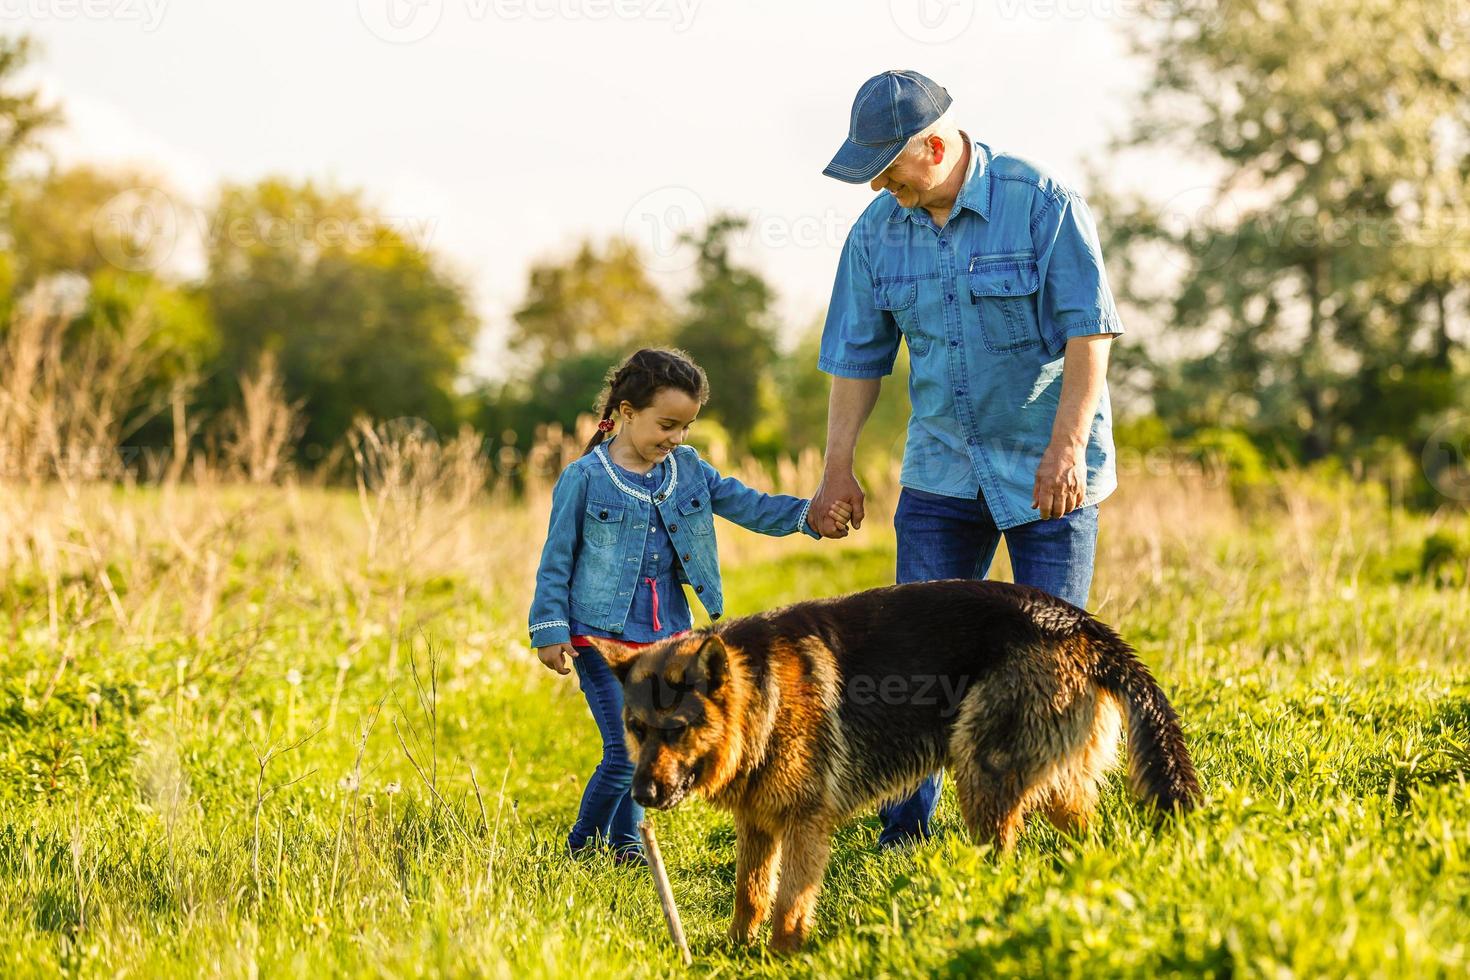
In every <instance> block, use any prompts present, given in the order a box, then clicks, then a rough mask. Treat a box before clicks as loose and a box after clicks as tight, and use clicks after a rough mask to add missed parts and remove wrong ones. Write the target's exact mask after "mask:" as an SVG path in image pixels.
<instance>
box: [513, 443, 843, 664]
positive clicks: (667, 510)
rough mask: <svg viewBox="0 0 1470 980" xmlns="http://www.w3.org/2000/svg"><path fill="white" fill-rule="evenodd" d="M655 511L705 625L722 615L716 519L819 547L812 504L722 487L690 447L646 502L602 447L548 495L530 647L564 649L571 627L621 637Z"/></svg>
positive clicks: (734, 483) (677, 453) (729, 484)
mask: <svg viewBox="0 0 1470 980" xmlns="http://www.w3.org/2000/svg"><path fill="white" fill-rule="evenodd" d="M654 507H657V508H658V510H659V514H660V515H661V516H662V517H663V521H664V526H665V527H666V528H668V531H669V537H670V538H672V539H673V541H674V552H675V554H677V555H678V558H679V563H678V570H679V579H680V580H681V581H683V582H687V583H688V584H689V585H691V586H693V587H694V594H695V595H697V596H698V597H699V600H700V602H701V603H703V605H704V608H705V611H706V612H708V613H709V615H710V618H711V619H719V618H720V615H721V613H723V612H724V611H725V599H724V594H723V593H722V592H721V588H720V557H719V554H718V552H717V550H716V547H715V520H714V518H715V515H716V514H718V515H720V516H721V517H723V518H725V519H726V520H728V521H734V522H735V523H736V524H739V525H741V526H743V527H746V528H749V529H750V530H752V531H759V532H760V533H761V534H770V535H774V536H778V537H779V536H782V535H787V534H791V533H793V532H795V531H805V532H806V533H807V534H808V535H810V536H811V537H814V538H820V537H821V535H820V534H818V533H817V532H815V531H813V530H812V529H811V528H810V527H808V526H807V522H806V515H807V510H808V509H809V508H810V507H811V501H810V500H803V499H802V498H800V497H788V496H785V495H783V494H768V493H761V492H760V491H759V490H752V489H751V488H750V487H747V486H746V485H745V484H743V483H741V482H740V481H739V480H737V479H735V478H734V477H728V476H725V477H722V476H720V474H719V473H718V472H716V471H715V468H714V467H713V466H711V465H710V464H709V463H706V462H705V461H704V460H702V459H700V458H699V453H697V452H696V451H695V450H694V448H693V447H692V446H679V447H677V448H676V449H675V450H674V451H673V452H672V453H671V454H670V455H669V475H668V478H667V480H666V481H665V483H664V485H663V486H662V487H660V488H659V489H657V490H655V491H654V492H653V493H652V494H648V493H645V492H644V491H642V490H639V489H638V488H636V487H631V486H629V485H628V484H627V482H626V481H624V480H622V479H620V478H619V477H618V475H617V473H616V472H615V471H614V470H613V467H612V464H611V463H610V462H609V461H608V458H607V451H606V448H605V447H603V446H598V447H597V448H596V449H594V450H593V451H592V452H590V453H588V454H587V455H586V456H583V457H582V458H581V459H578V460H577V461H576V462H574V463H572V465H570V466H568V467H567V468H566V469H565V470H563V471H562V474H561V477H560V478H558V479H557V481H556V486H555V488H553V489H552V491H551V522H550V527H549V529H548V530H547V534H546V546H545V547H544V548H543V549H542V550H541V566H540V568H539V569H538V570H537V572H536V597H535V599H534V600H532V603H531V617H530V630H531V644H532V646H537V647H544V646H551V645H553V644H556V643H566V642H568V641H569V640H570V639H571V621H572V620H574V619H575V620H576V621H578V622H580V623H583V624H585V625H587V626H590V627H593V628H595V629H601V630H606V631H607V632H609V633H621V632H622V631H623V624H624V622H625V621H626V619H627V617H628V610H629V609H630V608H631V607H632V604H633V590H634V588H635V587H636V586H637V582H638V569H639V567H640V563H641V557H642V554H643V544H644V541H645V540H646V539H647V537H648V521H649V518H650V517H651V516H652V508H654Z"/></svg>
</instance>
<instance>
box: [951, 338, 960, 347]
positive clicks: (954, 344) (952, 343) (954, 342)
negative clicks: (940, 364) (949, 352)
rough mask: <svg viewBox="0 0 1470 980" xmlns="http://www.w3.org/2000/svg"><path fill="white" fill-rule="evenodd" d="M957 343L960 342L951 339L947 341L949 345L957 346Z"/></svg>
mask: <svg viewBox="0 0 1470 980" xmlns="http://www.w3.org/2000/svg"><path fill="white" fill-rule="evenodd" d="M959 345H960V342H959V341H958V340H951V341H950V342H949V346H951V347H958V346H959Z"/></svg>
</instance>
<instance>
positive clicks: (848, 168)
mask: <svg viewBox="0 0 1470 980" xmlns="http://www.w3.org/2000/svg"><path fill="white" fill-rule="evenodd" d="M950 102H951V99H950V97H949V93H948V92H947V91H945V90H944V88H943V87H942V86H940V85H939V84H937V83H936V82H934V81H933V80H932V79H929V78H926V77H924V76H923V75H920V74H919V73H918V72H916V71H885V72H884V73H883V74H881V75H874V76H873V77H872V78H870V79H868V80H867V81H866V82H863V87H862V88H860V89H858V94H857V98H855V99H853V100H852V123H851V125H850V126H849V127H848V132H847V139H846V141H844V142H843V144H842V147H841V149H839V150H838V151H837V155H836V156H834V157H833V158H832V162H831V163H829V164H827V169H825V170H823V171H822V173H824V174H826V175H827V176H828V177H836V178H837V179H838V180H844V181H846V182H847V183H849V184H866V183H869V182H871V181H872V179H873V178H874V177H876V176H878V175H879V174H881V173H882V172H883V171H885V170H887V169H888V165H889V164H891V163H892V162H893V161H894V160H896V159H898V155H899V153H901V152H902V151H903V148H904V144H906V143H907V142H908V141H909V139H910V138H911V137H912V136H914V135H915V134H916V133H920V132H923V130H924V127H925V126H927V125H929V124H930V123H932V122H933V121H934V120H936V119H938V118H939V117H940V116H942V115H944V110H946V109H948V108H949V104H950Z"/></svg>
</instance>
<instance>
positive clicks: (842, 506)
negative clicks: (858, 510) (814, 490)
mask: <svg viewBox="0 0 1470 980" xmlns="http://www.w3.org/2000/svg"><path fill="white" fill-rule="evenodd" d="M851 520H852V507H851V505H849V504H848V502H847V501H845V500H838V501H834V502H833V503H832V505H831V506H830V507H828V508H827V512H826V515H825V516H823V515H822V513H821V512H820V511H818V510H817V501H816V499H815V498H813V500H812V505H811V507H810V508H808V510H807V512H806V523H807V526H808V527H810V528H811V529H812V530H813V531H816V532H817V533H818V534H820V535H821V536H822V537H824V538H845V537H847V524H848V522H849V521H851Z"/></svg>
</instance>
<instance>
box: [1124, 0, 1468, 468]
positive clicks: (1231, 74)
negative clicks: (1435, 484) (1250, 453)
mask: <svg viewBox="0 0 1470 980" xmlns="http://www.w3.org/2000/svg"><path fill="white" fill-rule="evenodd" d="M1462 7H1463V5H1462V4H1461V3H1460V2H1458V0H1415V2H1410V3H1402V2H1394V0H1335V2H1328V0H1281V2H1272V3H1264V4H1263V3H1257V2H1254V0H1167V2H1165V3H1164V4H1162V5H1161V6H1160V7H1158V8H1156V9H1157V10H1158V11H1159V12H1160V13H1161V14H1162V16H1161V18H1160V20H1159V23H1158V26H1157V27H1156V28H1154V29H1150V30H1147V31H1143V32H1140V33H1138V34H1137V35H1135V37H1134V51H1135V54H1138V55H1140V56H1142V57H1144V58H1146V59H1148V60H1149V62H1150V63H1152V64H1153V65H1154V70H1153V76H1152V79H1151V82H1150V85H1149V87H1148V89H1147V91H1146V92H1145V96H1144V99H1143V102H1142V104H1141V106H1140V109H1139V111H1138V113H1137V115H1136V118H1135V120H1134V123H1133V125H1132V127H1131V129H1130V131H1129V132H1128V133H1127V134H1125V135H1124V136H1123V137H1122V138H1121V139H1120V140H1119V141H1118V144H1117V148H1119V149H1123V148H1140V147H1146V148H1152V149H1158V148H1166V147H1167V148H1172V149H1177V150H1183V151H1184V152H1186V153H1187V154H1190V155H1192V156H1197V157H1199V158H1201V159H1203V160H1205V161H1207V162H1209V163H1211V164H1213V165H1215V166H1216V167H1217V168H1218V170H1219V172H1220V173H1221V177H1220V179H1219V180H1218V181H1217V182H1215V183H1214V184H1213V185H1212V186H1211V187H1210V188H1208V193H1207V194H1204V195H1201V196H1200V197H1199V198H1198V199H1186V201H1185V202H1184V203H1183V206H1182V207H1181V202H1179V201H1176V202H1174V204H1173V205H1172V206H1165V207H1160V206H1159V205H1157V204H1155V203H1152V202H1145V201H1142V200H1138V199H1133V200H1129V201H1124V200H1120V199H1118V198H1117V197H1116V196H1113V195H1110V194H1109V193H1108V191H1107V189H1106V188H1103V189H1102V190H1101V191H1099V192H1097V194H1096V196H1097V198H1098V199H1099V208H1100V210H1105V211H1107V212H1109V214H1110V219H1109V221H1108V222H1107V223H1106V224H1107V227H1108V228H1109V229H1110V234H1109V238H1110V240H1109V242H1108V252H1109V255H1110V258H1113V260H1114V263H1115V265H1116V266H1117V268H1118V269H1119V270H1120V271H1121V273H1122V275H1121V276H1120V277H1119V282H1120V292H1121V293H1122V294H1123V295H1124V296H1125V297H1127V298H1129V299H1131V300H1132V301H1134V302H1135V303H1136V304H1138V305H1140V306H1143V307H1144V308H1146V309H1152V310H1153V311H1154V312H1155V313H1156V314H1158V316H1159V317H1160V319H1162V320H1163V321H1164V322H1167V323H1169V324H1170V325H1171V327H1176V328H1181V329H1184V330H1189V331H1195V332H1201V333H1204V334H1205V335H1207V336H1210V337H1211V338H1213V340H1214V341H1215V343H1214V346H1215V350H1214V351H1213V352H1212V353H1211V354H1209V355H1206V356H1204V357H1199V358H1195V359H1193V362H1194V363H1193V364H1192V365H1191V364H1185V365H1183V366H1182V368H1181V373H1180V374H1178V375H1175V380H1176V381H1181V382H1187V383H1188V384H1189V385H1191V387H1190V388H1189V389H1188V390H1185V391H1178V392H1175V393H1174V394H1175V396H1176V398H1177V399H1178V400H1179V401H1184V402H1190V403H1193V404H1194V405H1195V407H1196V410H1197V411H1200V412H1203V411H1205V410H1204V409H1201V408H1199V406H1200V405H1201V404H1205V405H1209V406H1211V407H1210V408H1209V409H1208V410H1209V411H1210V412H1218V413H1219V414H1218V415H1217V416H1216V419H1215V421H1216V423H1217V424H1218V422H1221V421H1223V422H1227V423H1237V424H1240V425H1242V426H1245V427H1247V428H1250V429H1252V430H1254V431H1255V432H1256V433H1257V434H1258V435H1261V436H1264V437H1267V438H1272V439H1278V440H1281V441H1283V442H1286V443H1289V444H1290V445H1291V446H1292V447H1293V448H1295V449H1296V450H1297V451H1298V452H1299V453H1300V454H1301V455H1302V456H1303V457H1304V458H1307V459H1312V458H1316V457H1319V456H1322V455H1324V454H1326V453H1329V452H1333V451H1338V450H1342V449H1344V448H1346V447H1347V446H1348V445H1349V444H1350V443H1351V441H1352V440H1353V438H1354V436H1355V432H1356V430H1357V429H1358V428H1361V427H1362V426H1363V425H1364V424H1365V422H1366V420H1368V419H1371V418H1372V417H1374V416H1375V415H1376V414H1377V413H1379V412H1380V411H1381V408H1382V405H1381V402H1380V397H1381V395H1382V392H1383V390H1384V388H1385V386H1393V385H1395V384H1398V383H1400V382H1402V380H1403V378H1404V377H1406V376H1409V377H1413V378H1416V379H1419V380H1420V381H1422V380H1424V379H1425V373H1424V372H1426V371H1427V372H1429V373H1431V374H1432V373H1434V372H1436V371H1437V372H1440V373H1441V374H1442V373H1443V372H1445V371H1447V370H1448V367H1449V364H1450V359H1451V358H1450V353H1451V347H1452V346H1453V345H1454V340H1453V330H1454V326H1453V325H1454V323H1455V321H1456V320H1457V319H1461V320H1462V319H1463V316H1464V313H1465V309H1466V293H1467V290H1466V285H1467V283H1470V236H1467V235H1466V234H1465V229H1466V228H1467V227H1470V223H1467V222H1470V155H1467V147H1470V55H1467V52H1470V38H1467V37H1466V27H1467V23H1470V22H1467V21H1466V19H1465V17H1464V15H1463V9H1462ZM1170 210H1172V211H1174V212H1175V213H1174V214H1172V215H1171V214H1170V213H1168V212H1169V211H1170ZM1181 214H1182V216H1183V220H1179V219H1180V216H1181ZM1141 245H1150V246H1159V245H1162V246H1163V247H1165V248H1166V249H1168V250H1170V251H1172V252H1173V253H1174V254H1175V255H1176V256H1178V258H1179V260H1180V262H1181V265H1182V269H1183V274H1182V276H1181V277H1180V278H1179V280H1178V281H1177V282H1169V281H1163V280H1161V277H1160V276H1159V274H1158V264H1159V263H1158V255H1159V253H1158V251H1157V250H1153V251H1151V252H1149V251H1145V252H1141V251H1140V249H1139V248H1138V246H1141ZM1406 372H1407V374H1406ZM1395 379H1397V380H1395ZM1195 385H1198V386H1199V387H1194V386H1195ZM1444 390H1448V389H1447V388H1446V386H1443V385H1440V384H1436V383H1431V384H1428V385H1427V386H1426V387H1425V388H1424V390H1423V396H1424V397H1423V399H1422V400H1417V399H1414V398H1410V399H1408V404H1409V405H1410V406H1411V407H1410V413H1411V414H1413V413H1416V412H1422V411H1432V410H1433V409H1434V408H1435V407H1436V405H1435V401H1436V397H1437V396H1436V394H1435V393H1436V392H1440V391H1444ZM1168 397H1169V395H1168V393H1164V399H1165V400H1167V399H1168ZM1400 401H1402V400H1400ZM1186 410H1187V407H1186ZM1411 421H1412V420H1404V421H1402V422H1401V424H1402V425H1405V426H1406V425H1409V424H1410V422H1411ZM1400 431H1403V429H1402V428H1401V429H1400Z"/></svg>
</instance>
